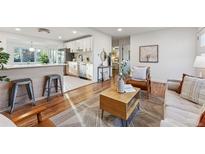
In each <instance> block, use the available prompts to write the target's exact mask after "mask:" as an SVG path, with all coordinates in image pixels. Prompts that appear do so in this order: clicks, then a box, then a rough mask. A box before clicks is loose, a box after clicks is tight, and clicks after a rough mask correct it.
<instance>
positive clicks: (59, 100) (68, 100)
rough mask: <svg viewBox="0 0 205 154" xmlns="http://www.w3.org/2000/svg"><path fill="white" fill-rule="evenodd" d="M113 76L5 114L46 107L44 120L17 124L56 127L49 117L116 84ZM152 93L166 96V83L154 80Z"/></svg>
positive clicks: (34, 118)
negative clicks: (101, 81)
mask: <svg viewBox="0 0 205 154" xmlns="http://www.w3.org/2000/svg"><path fill="white" fill-rule="evenodd" d="M114 78H116V76H115V77H113V78H112V79H111V80H108V81H105V82H103V83H94V84H90V85H87V86H84V87H81V88H78V89H75V90H72V91H69V92H66V93H65V94H64V97H62V96H54V97H52V98H51V100H50V101H49V102H47V101H46V100H41V101H39V102H37V105H36V106H32V105H31V104H26V105H24V106H21V107H19V108H17V109H16V110H15V111H14V112H13V113H12V114H9V113H8V112H4V113H3V114H4V115H6V116H7V117H8V118H10V119H14V118H16V117H18V116H20V115H21V114H23V113H26V112H29V111H31V110H33V109H35V108H38V107H42V106H44V107H46V110H45V111H43V112H42V114H41V117H42V122H40V123H37V117H36V116H32V117H29V118H27V119H23V120H21V121H19V122H16V125H17V126H21V127H26V126H37V127H54V126H55V125H54V124H53V123H52V122H51V121H50V120H49V119H48V118H50V117H52V116H54V115H56V114H58V113H60V112H62V111H64V110H66V109H68V108H70V107H72V106H74V105H76V104H78V103H80V102H82V101H85V100H86V99H89V98H91V97H92V96H93V95H94V94H98V93H100V92H102V91H103V90H105V89H107V88H109V87H111V86H114V85H115V84H116V83H115V81H116V80H114ZM151 92H152V94H154V95H156V96H164V92H165V84H161V83H155V82H152V91H151Z"/></svg>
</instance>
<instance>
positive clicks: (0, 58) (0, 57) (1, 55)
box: [0, 48, 10, 82]
mask: <svg viewBox="0 0 205 154" xmlns="http://www.w3.org/2000/svg"><path fill="white" fill-rule="evenodd" d="M9 57H10V55H9V54H8V53H6V52H3V48H0V70H4V69H5V68H4V65H5V64H7V63H8V61H9ZM0 81H6V82H8V81H10V80H9V78H7V76H0Z"/></svg>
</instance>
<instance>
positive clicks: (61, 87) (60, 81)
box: [59, 77, 63, 96]
mask: <svg viewBox="0 0 205 154" xmlns="http://www.w3.org/2000/svg"><path fill="white" fill-rule="evenodd" d="M59 83H60V90H61V95H62V96H63V85H62V80H61V77H59Z"/></svg>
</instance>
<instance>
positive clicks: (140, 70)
mask: <svg viewBox="0 0 205 154" xmlns="http://www.w3.org/2000/svg"><path fill="white" fill-rule="evenodd" d="M146 75H147V67H134V68H133V72H132V78H133V79H139V80H145V79H146Z"/></svg>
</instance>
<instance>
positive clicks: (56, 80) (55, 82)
mask: <svg viewBox="0 0 205 154" xmlns="http://www.w3.org/2000/svg"><path fill="white" fill-rule="evenodd" d="M54 84H55V89H56V92H58V79H54Z"/></svg>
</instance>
